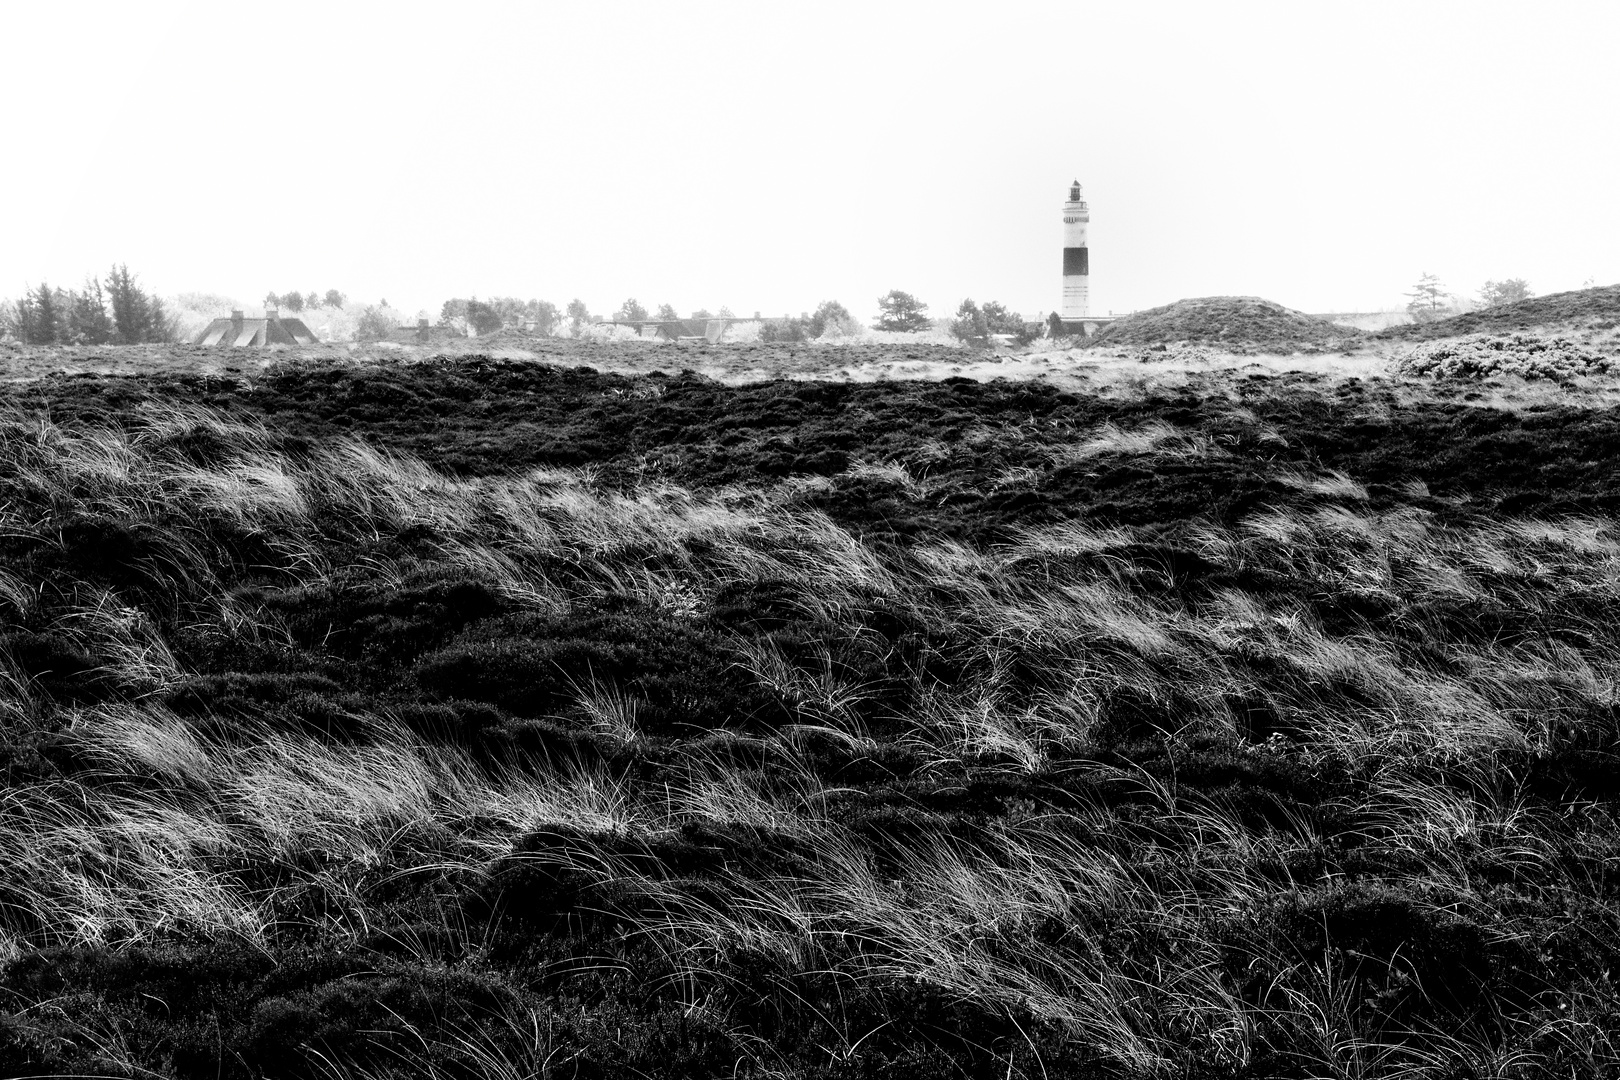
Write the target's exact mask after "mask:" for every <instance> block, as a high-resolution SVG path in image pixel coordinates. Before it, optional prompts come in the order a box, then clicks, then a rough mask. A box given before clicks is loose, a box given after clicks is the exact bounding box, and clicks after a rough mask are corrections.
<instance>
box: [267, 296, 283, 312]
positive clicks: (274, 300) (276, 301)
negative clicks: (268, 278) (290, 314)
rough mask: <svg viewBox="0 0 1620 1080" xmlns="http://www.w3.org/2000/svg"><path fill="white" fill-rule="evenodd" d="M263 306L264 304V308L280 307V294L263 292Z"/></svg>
mask: <svg viewBox="0 0 1620 1080" xmlns="http://www.w3.org/2000/svg"><path fill="white" fill-rule="evenodd" d="M264 306H265V309H266V310H269V309H270V308H278V307H280V306H281V294H279V293H273V292H267V293H265V294H264Z"/></svg>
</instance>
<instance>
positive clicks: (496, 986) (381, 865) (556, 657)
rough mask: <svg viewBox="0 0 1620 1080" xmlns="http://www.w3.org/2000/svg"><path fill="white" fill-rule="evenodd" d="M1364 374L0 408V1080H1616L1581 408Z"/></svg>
mask: <svg viewBox="0 0 1620 1080" xmlns="http://www.w3.org/2000/svg"><path fill="white" fill-rule="evenodd" d="M1606 329H1607V328H1604V332H1606ZM1370 340H1371V343H1370V344H1366V345H1361V346H1356V347H1355V348H1352V349H1351V350H1350V351H1349V352H1347V353H1335V354H1331V355H1323V356H1311V357H1287V356H1284V357H1276V356H1264V355H1257V356H1247V355H1231V354H1227V353H1218V354H1217V353H1211V352H1209V351H1208V349H1207V348H1206V347H1205V346H1202V345H1199V344H1197V343H1191V344H1187V343H1171V344H1168V345H1164V344H1161V345H1160V347H1158V348H1157V349H1151V348H1150V349H1143V350H1141V351H1131V350H1115V351H1112V352H1110V351H1108V350H1106V349H1090V350H1086V349H1064V350H1053V351H1050V352H1047V353H1042V352H1040V351H1039V350H1036V351H1033V352H1024V353H1016V354H1013V353H1008V354H1005V355H998V354H995V353H990V352H974V351H971V350H965V349H953V348H948V347H944V346H928V347H925V346H918V347H915V348H911V347H905V346H875V345H868V346H862V347H861V350H860V351H858V352H851V351H848V350H845V351H837V350H836V349H830V348H828V347H822V346H816V347H811V346H803V347H796V348H795V347H786V346H752V347H750V346H735V347H731V348H729V349H722V348H708V349H703V348H698V349H688V348H686V347H684V346H663V347H658V346H646V347H643V346H640V345H637V344H629V345H620V346H615V345H611V344H607V343H589V342H586V343H571V342H558V343H550V344H544V345H536V344H534V343H522V344H518V345H511V346H509V347H508V346H503V349H501V350H491V352H490V354H488V355H482V356H480V355H476V354H469V355H459V356H448V357H447V356H437V357H435V356H428V355H418V354H416V353H413V352H409V351H396V352H373V353H361V354H357V353H355V352H353V351H344V350H338V349H327V350H306V351H303V352H296V353H277V354H270V355H269V357H268V359H269V361H270V362H268V363H266V362H262V361H264V360H265V359H266V357H265V355H264V354H253V353H248V352H246V351H235V352H225V351H208V350H194V349H189V348H177V349H167V348H163V347H152V348H150V349H147V350H145V351H140V350H137V349H135V348H131V349H127V350H101V351H99V352H97V351H95V350H77V351H76V350H46V351H40V350H34V351H32V352H25V351H20V350H13V351H12V352H11V353H10V354H0V377H3V378H5V379H6V380H7V381H6V382H5V383H4V393H5V399H6V405H5V409H4V412H3V413H0V732H3V739H0V743H3V745H0V769H3V770H4V780H5V786H4V789H3V800H0V1075H5V1076H28V1075H65V1074H77V1075H88V1076H108V1077H130V1078H137V1077H139V1078H145V1077H153V1076H160V1077H184V1078H199V1080H200V1078H223V1077H230V1078H253V1080H258V1078H302V1077H309V1078H323V1080H371V1078H383V1077H400V1078H405V1077H411V1078H451V1077H454V1078H469V1080H470V1078H475V1077H476V1078H483V1077H508V1078H513V1080H517V1078H540V1077H548V1078H549V1077H558V1078H562V1077H579V1078H582V1080H585V1078H603V1080H607V1078H619V1077H691V1078H698V1077H715V1076H727V1077H733V1076H734V1077H761V1078H763V1077H793V1078H804V1080H810V1078H816V1080H842V1078H855V1077H885V1078H891V1077H892V1078H896V1080H933V1078H940V1077H953V1076H960V1077H974V1078H977V1077H984V1078H991V1077H994V1078H997V1080H1001V1078H1008V1077H1021V1078H1026V1080H1036V1078H1040V1080H1051V1078H1058V1077H1093V1076H1096V1077H1115V1078H1121V1080H1125V1078H1160V1077H1163V1078H1171V1077H1185V1078H1204V1077H1210V1078H1228V1080H1240V1078H1244V1080H1271V1078H1284V1077H1288V1078H1302V1080H1303V1078H1316V1077H1343V1078H1373V1077H1418V1076H1423V1077H1454V1078H1458V1080H1463V1078H1474V1077H1481V1078H1483V1077H1525V1078H1531V1077H1541V1076H1556V1077H1573V1078H1596V1077H1613V1076H1616V1075H1620V992H1617V987H1616V985H1615V980H1616V979H1620V966H1617V963H1616V961H1617V957H1620V906H1617V900H1620V813H1617V812H1620V759H1617V754H1620V713H1617V711H1616V705H1617V702H1616V679H1617V677H1620V526H1617V524H1616V521H1617V516H1620V413H1617V409H1620V395H1617V394H1616V389H1617V387H1620V378H1617V377H1616V376H1614V375H1611V374H1610V373H1609V372H1608V371H1607V369H1606V366H1605V365H1604V364H1602V363H1599V362H1598V361H1597V360H1593V361H1592V362H1590V363H1583V364H1582V365H1579V366H1576V367H1567V366H1566V367H1556V366H1553V367H1549V366H1547V365H1545V364H1542V365H1541V366H1540V367H1533V368H1526V367H1523V366H1522V365H1521V366H1519V367H1515V366H1514V364H1512V363H1508V362H1506V361H1502V360H1501V357H1503V356H1508V355H1510V354H1511V355H1513V356H1517V355H1519V353H1518V352H1514V351H1513V349H1518V350H1519V352H1526V353H1527V354H1528V352H1533V351H1535V348H1540V347H1539V346H1535V347H1534V348H1533V347H1532V345H1530V344H1522V343H1521V344H1520V345H1516V346H1513V348H1512V349H1509V348H1507V347H1503V348H1487V347H1485V346H1477V347H1476V346H1468V347H1467V348H1464V347H1462V346H1458V347H1457V348H1459V349H1462V352H1460V353H1457V354H1456V355H1459V356H1461V355H1465V354H1466V356H1467V357H1472V356H1475V354H1476V353H1477V354H1478V355H1480V356H1486V355H1487V354H1488V356H1489V357H1490V358H1491V364H1486V363H1484V362H1483V361H1480V362H1475V361H1470V362H1469V364H1463V363H1461V362H1460V361H1458V362H1451V361H1452V360H1455V357H1454V356H1453V354H1451V353H1448V354H1446V356H1445V357H1442V358H1440V359H1434V357H1435V356H1436V355H1437V354H1431V353H1420V352H1416V351H1414V349H1415V348H1416V347H1415V346H1413V345H1412V344H1411V343H1410V342H1407V341H1405V340H1404V339H1397V340H1394V342H1393V343H1390V342H1385V341H1384V340H1383V339H1375V340H1373V339H1370ZM1605 341H1607V339H1605ZM1571 347H1572V348H1573V347H1574V346H1571ZM1580 348H1581V349H1586V350H1589V351H1591V355H1592V356H1594V357H1601V356H1607V355H1609V351H1606V350H1610V346H1609V345H1607V344H1605V343H1604V341H1600V342H1597V343H1595V344H1594V343H1591V342H1586V343H1583V344H1581V345H1580ZM1469 349H1472V350H1473V351H1471V352H1470V351H1469ZM660 350H661V351H660ZM1594 350H1595V351H1594ZM1536 355H1537V356H1539V355H1540V353H1536ZM1581 355H1586V353H1582V354H1581ZM1430 360H1433V362H1432V363H1430V362H1429V361H1430ZM1443 362H1446V363H1450V366H1449V367H1445V366H1443ZM1538 363H1539V361H1538ZM1470 364H1471V365H1472V366H1469V365H1470ZM1492 364H1494V365H1495V366H1491V365H1492ZM1425 365H1427V366H1425ZM107 371H118V372H121V373H122V374H116V375H110V374H104V373H100V372H107ZM64 372H66V373H64ZM998 376H999V377H998Z"/></svg>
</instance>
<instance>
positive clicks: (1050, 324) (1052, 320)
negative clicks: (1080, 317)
mask: <svg viewBox="0 0 1620 1080" xmlns="http://www.w3.org/2000/svg"><path fill="white" fill-rule="evenodd" d="M1064 333H1065V331H1064V329H1063V317H1062V316H1061V315H1059V314H1058V313H1057V312H1055V311H1054V312H1052V314H1050V315H1048V316H1047V317H1046V336H1047V337H1049V338H1054V339H1055V338H1060V337H1062V336H1063V335H1064Z"/></svg>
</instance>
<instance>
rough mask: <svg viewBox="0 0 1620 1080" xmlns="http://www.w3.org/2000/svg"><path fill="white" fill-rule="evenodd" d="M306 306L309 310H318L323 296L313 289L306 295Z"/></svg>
mask: <svg viewBox="0 0 1620 1080" xmlns="http://www.w3.org/2000/svg"><path fill="white" fill-rule="evenodd" d="M304 306H305V307H306V308H309V309H310V310H311V311H314V310H315V309H316V308H318V307H320V306H321V294H320V293H318V292H316V291H315V290H314V289H311V290H310V291H309V292H307V293H305V294H304Z"/></svg>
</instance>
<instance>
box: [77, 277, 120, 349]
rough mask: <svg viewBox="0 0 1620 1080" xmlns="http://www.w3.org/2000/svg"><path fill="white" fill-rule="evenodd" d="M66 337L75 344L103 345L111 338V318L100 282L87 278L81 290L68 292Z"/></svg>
mask: <svg viewBox="0 0 1620 1080" xmlns="http://www.w3.org/2000/svg"><path fill="white" fill-rule="evenodd" d="M68 297H69V304H68V311H67V339H68V340H69V341H71V342H73V343H74V344H75V345H105V344H107V343H108V342H110V341H111V340H112V339H113V323H112V319H110V318H109V317H108V316H107V298H106V294H105V293H103V292H102V289H101V282H99V281H97V280H96V279H95V278H87V279H86V280H85V283H84V291H83V292H75V293H69V294H68Z"/></svg>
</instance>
